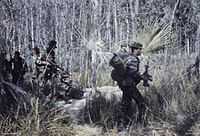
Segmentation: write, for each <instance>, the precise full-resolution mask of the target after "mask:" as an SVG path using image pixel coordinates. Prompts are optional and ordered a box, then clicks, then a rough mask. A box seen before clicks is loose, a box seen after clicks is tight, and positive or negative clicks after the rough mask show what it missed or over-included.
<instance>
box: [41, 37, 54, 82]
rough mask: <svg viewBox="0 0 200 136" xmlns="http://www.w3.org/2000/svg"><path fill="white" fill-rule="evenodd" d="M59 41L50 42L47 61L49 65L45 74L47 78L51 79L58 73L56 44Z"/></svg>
mask: <svg viewBox="0 0 200 136" xmlns="http://www.w3.org/2000/svg"><path fill="white" fill-rule="evenodd" d="M56 44H57V42H56V41H55V40H51V41H50V42H49V47H48V48H47V50H46V51H47V56H46V61H47V63H48V64H47V67H46V71H45V74H44V78H45V80H46V81H47V80H49V79H51V78H52V76H53V74H57V67H56V65H57V64H56V61H55V58H56V57H55V49H56V48H57V46H56Z"/></svg>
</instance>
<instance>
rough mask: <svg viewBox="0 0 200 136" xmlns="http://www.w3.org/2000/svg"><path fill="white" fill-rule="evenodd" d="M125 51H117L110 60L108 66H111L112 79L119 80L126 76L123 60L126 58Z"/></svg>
mask: <svg viewBox="0 0 200 136" xmlns="http://www.w3.org/2000/svg"><path fill="white" fill-rule="evenodd" d="M128 56H129V55H128V54H127V53H117V54H114V56H113V57H112V58H111V60H110V66H112V67H113V70H112V72H111V77H112V79H113V80H114V81H117V82H120V81H122V80H123V79H124V78H125V77H126V65H125V62H126V60H127V58H128Z"/></svg>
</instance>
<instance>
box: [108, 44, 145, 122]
mask: <svg viewBox="0 0 200 136" xmlns="http://www.w3.org/2000/svg"><path fill="white" fill-rule="evenodd" d="M128 47H129V52H127V53H126V52H122V53H117V54H114V56H113V58H112V59H111V60H110V65H111V66H112V67H113V68H114V69H113V70H112V73H111V77H112V79H113V80H115V81H117V84H118V86H119V88H120V89H121V90H122V92H123V95H122V102H121V103H122V109H121V111H122V113H123V124H124V126H127V125H128V124H129V123H130V121H131V118H132V115H133V113H132V112H131V110H130V109H131V102H132V99H134V100H135V102H136V104H137V106H138V110H139V115H138V118H137V122H138V123H141V124H143V123H144V116H145V109H146V107H145V102H144V98H143V96H142V95H141V93H140V92H139V90H138V89H137V84H138V83H139V82H140V81H141V79H142V78H143V77H142V75H141V74H140V73H139V64H140V60H139V58H138V56H140V55H141V51H142V44H140V43H136V42H134V43H132V44H128Z"/></svg>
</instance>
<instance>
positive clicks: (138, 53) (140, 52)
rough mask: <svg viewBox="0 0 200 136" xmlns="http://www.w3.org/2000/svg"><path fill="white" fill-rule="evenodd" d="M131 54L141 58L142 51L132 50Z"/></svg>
mask: <svg viewBox="0 0 200 136" xmlns="http://www.w3.org/2000/svg"><path fill="white" fill-rule="evenodd" d="M131 54H133V55H135V56H140V55H141V54H142V49H139V48H138V49H136V48H135V49H131Z"/></svg>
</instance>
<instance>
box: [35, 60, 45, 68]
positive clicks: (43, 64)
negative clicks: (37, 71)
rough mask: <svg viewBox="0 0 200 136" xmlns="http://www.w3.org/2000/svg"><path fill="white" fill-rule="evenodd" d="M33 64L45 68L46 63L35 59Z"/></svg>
mask: <svg viewBox="0 0 200 136" xmlns="http://www.w3.org/2000/svg"><path fill="white" fill-rule="evenodd" d="M35 64H36V65H37V66H39V67H40V66H45V65H47V64H48V63H47V62H46V61H42V60H40V59H36V61H35Z"/></svg>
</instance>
